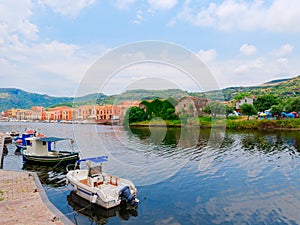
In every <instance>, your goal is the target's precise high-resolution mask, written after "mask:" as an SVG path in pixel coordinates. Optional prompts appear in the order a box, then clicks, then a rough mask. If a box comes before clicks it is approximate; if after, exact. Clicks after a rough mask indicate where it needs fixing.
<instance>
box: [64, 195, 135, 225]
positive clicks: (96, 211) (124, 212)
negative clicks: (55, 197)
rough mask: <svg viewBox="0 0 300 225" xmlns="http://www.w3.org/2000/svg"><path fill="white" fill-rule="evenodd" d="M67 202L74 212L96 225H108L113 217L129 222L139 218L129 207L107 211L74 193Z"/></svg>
mask: <svg viewBox="0 0 300 225" xmlns="http://www.w3.org/2000/svg"><path fill="white" fill-rule="evenodd" d="M67 201H68V203H69V205H70V206H72V208H73V210H74V211H77V212H78V213H79V214H82V215H84V216H88V217H89V218H90V219H91V220H92V221H93V222H95V224H107V223H108V219H109V218H111V217H115V216H119V217H120V218H121V219H122V220H129V219H130V217H131V216H134V217H136V216H138V212H137V210H136V209H135V208H134V207H132V206H129V205H128V204H127V205H120V206H117V207H114V208H112V209H105V208H103V207H101V206H99V205H95V204H91V203H90V202H89V201H87V200H85V199H83V198H81V197H79V196H78V195H77V194H76V193H75V192H74V191H71V192H70V194H69V195H68V196H67Z"/></svg>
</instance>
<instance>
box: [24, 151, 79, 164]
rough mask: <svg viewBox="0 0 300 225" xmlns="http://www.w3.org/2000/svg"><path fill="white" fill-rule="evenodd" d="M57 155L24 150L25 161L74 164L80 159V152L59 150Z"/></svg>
mask: <svg viewBox="0 0 300 225" xmlns="http://www.w3.org/2000/svg"><path fill="white" fill-rule="evenodd" d="M59 153H60V154H61V155H57V156H52V155H51V156H35V155H29V154H26V153H24V152H22V156H23V161H24V162H26V163H32V164H57V163H60V164H72V163H75V162H76V161H77V160H78V159H79V153H78V152H74V153H73V152H59Z"/></svg>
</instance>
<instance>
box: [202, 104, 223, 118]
mask: <svg viewBox="0 0 300 225" xmlns="http://www.w3.org/2000/svg"><path fill="white" fill-rule="evenodd" d="M203 112H205V113H207V114H211V115H212V116H213V117H216V115H217V114H222V115H224V114H225V113H226V110H225V105H224V104H222V103H220V102H217V101H214V102H210V103H209V104H208V105H207V106H205V107H204V109H203Z"/></svg>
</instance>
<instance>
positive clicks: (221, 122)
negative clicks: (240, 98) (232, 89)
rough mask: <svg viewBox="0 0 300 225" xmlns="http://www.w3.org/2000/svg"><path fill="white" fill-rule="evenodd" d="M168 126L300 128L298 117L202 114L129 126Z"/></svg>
mask: <svg viewBox="0 0 300 225" xmlns="http://www.w3.org/2000/svg"><path fill="white" fill-rule="evenodd" d="M149 125H150V126H165V125H166V126H168V127H180V126H200V127H203V128H211V127H212V126H214V127H224V126H226V128H227V129H236V130H241V129H256V130H265V129H299V130H300V118H295V119H279V120H268V119H263V120H260V119H258V118H251V119H249V120H248V119H247V116H235V117H228V118H224V117H214V118H212V117H210V116H202V117H199V118H198V119H197V118H191V119H189V120H185V121H181V120H168V121H164V122H162V121H161V120H157V121H155V120H154V121H153V120H151V122H150V121H143V122H138V123H133V124H131V126H149Z"/></svg>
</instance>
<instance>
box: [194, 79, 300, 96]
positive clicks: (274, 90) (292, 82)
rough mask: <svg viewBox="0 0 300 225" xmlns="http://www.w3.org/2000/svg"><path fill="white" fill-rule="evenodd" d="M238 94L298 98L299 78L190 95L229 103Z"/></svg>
mask: <svg viewBox="0 0 300 225" xmlns="http://www.w3.org/2000/svg"><path fill="white" fill-rule="evenodd" d="M240 93H246V94H248V95H250V96H259V95H265V94H272V95H275V96H278V97H279V98H280V99H286V98H290V97H297V96H300V76H297V77H294V78H290V79H278V80H272V81H269V82H266V83H264V84H261V85H257V86H248V87H242V86H240V87H228V88H224V89H222V90H216V91H209V92H205V93H192V95H195V96H202V97H207V98H209V99H212V100H225V101H230V100H232V99H234V98H235V96H237V95H238V94H240Z"/></svg>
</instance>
